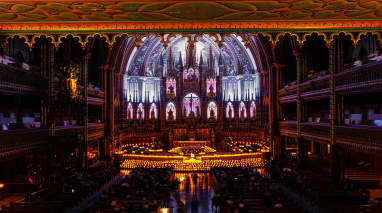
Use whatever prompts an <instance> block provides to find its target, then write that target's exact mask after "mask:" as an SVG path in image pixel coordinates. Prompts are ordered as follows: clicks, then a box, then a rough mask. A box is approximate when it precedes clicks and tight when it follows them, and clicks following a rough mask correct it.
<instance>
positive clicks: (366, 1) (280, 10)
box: [0, 0, 382, 30]
mask: <svg viewBox="0 0 382 213" xmlns="http://www.w3.org/2000/svg"><path fill="white" fill-rule="evenodd" d="M360 20H361V21H372V22H376V21H377V22H378V23H379V24H380V22H381V20H382V3H381V1H379V0H270V1H268V0H250V1H239V0H231V1H210V0H199V1H192V0H191V1H190V0H180V1H175V0H164V1H160V0H154V1H149V0H127V1H118V0H116V1H111V0H104V1H101V0H84V1H78V0H74V1H69V0H61V1H51V0H25V1H22V0H13V1H1V0H0V30H1V29H2V28H4V26H6V24H15V23H17V24H28V23H40V24H47V23H77V24H89V23H94V22H96V23H103V24H111V23H112V24H118V23H121V22H125V23H126V22H129V23H131V22H134V23H142V22H143V23H146V22H149V23H158V22H166V23H168V22H172V23H176V24H178V23H189V22H196V23H199V24H200V23H214V22H219V23H229V22H232V23H233V25H235V24H236V23H237V22H244V21H245V22H264V21H268V22H271V23H272V22H277V21H300V22H302V21H303V22H305V25H306V27H307V28H309V26H310V25H309V23H317V22H319V23H321V25H322V22H323V21H329V22H330V21H331V22H333V23H336V22H337V21H340V22H344V23H345V22H349V21H360ZM307 22H308V23H307ZM1 26H2V27H1ZM322 27H323V28H324V27H325V26H322Z"/></svg>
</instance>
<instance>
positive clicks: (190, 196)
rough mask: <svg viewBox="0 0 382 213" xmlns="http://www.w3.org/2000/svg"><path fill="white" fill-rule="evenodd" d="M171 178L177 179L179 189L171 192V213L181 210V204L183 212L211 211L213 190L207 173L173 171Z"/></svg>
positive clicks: (210, 178) (211, 181)
mask: <svg viewBox="0 0 382 213" xmlns="http://www.w3.org/2000/svg"><path fill="white" fill-rule="evenodd" d="M171 180H172V181H175V180H178V181H179V190H177V191H176V192H174V193H172V194H171V198H170V203H169V206H170V212H171V213H179V212H181V211H180V210H179V209H182V206H183V209H184V210H185V211H184V212H185V213H197V212H205V213H209V212H212V201H211V199H212V198H213V196H214V194H215V190H214V184H213V178H212V177H211V175H210V174H209V173H174V174H173V176H172V177H171ZM177 209H178V210H177Z"/></svg>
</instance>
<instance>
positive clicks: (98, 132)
mask: <svg viewBox="0 0 382 213" xmlns="http://www.w3.org/2000/svg"><path fill="white" fill-rule="evenodd" d="M83 131H84V126H57V127H56V129H55V134H56V135H57V136H76V135H78V134H83V133H84V132H83ZM104 132H105V131H104V124H103V123H89V129H88V140H89V141H91V140H97V139H100V138H103V137H104V135H105V133H104ZM0 137H1V142H0V159H1V158H4V157H8V156H10V155H14V154H25V153H30V152H35V151H39V150H43V149H44V148H46V146H44V145H46V144H48V141H49V130H48V129H18V130H9V131H0Z"/></svg>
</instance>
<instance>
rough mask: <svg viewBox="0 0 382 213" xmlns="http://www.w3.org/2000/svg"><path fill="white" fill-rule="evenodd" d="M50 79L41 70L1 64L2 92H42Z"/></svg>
mask: <svg viewBox="0 0 382 213" xmlns="http://www.w3.org/2000/svg"><path fill="white" fill-rule="evenodd" d="M47 84H48V81H47V80H46V79H44V78H43V77H41V75H40V73H39V72H35V71H28V70H23V69H21V68H18V67H14V66H10V65H4V64H0V92H2V93H5V94H41V93H42V92H44V91H45V90H44V89H46V88H47Z"/></svg>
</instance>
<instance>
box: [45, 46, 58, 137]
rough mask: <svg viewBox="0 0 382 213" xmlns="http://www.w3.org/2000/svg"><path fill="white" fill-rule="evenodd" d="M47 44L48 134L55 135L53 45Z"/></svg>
mask: <svg viewBox="0 0 382 213" xmlns="http://www.w3.org/2000/svg"><path fill="white" fill-rule="evenodd" d="M47 45H48V51H49V52H48V55H49V97H48V98H49V110H48V111H49V136H54V135H55V127H56V121H55V114H54V107H55V106H54V104H55V103H54V98H55V97H54V77H55V75H54V46H53V44H47Z"/></svg>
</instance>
